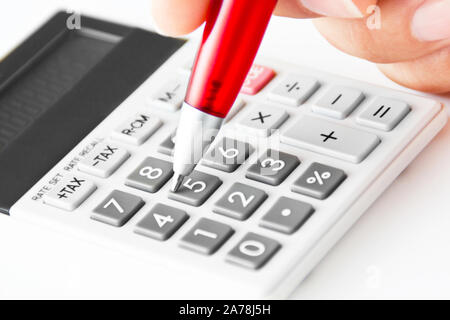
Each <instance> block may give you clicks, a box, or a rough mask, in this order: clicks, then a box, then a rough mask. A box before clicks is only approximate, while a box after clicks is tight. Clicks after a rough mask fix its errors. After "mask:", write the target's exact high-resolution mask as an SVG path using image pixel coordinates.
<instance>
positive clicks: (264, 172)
mask: <svg viewBox="0 0 450 320" xmlns="http://www.w3.org/2000/svg"><path fill="white" fill-rule="evenodd" d="M299 164H300V161H299V160H298V158H297V157H296V156H293V155H290V154H287V153H285V152H281V151H276V150H273V149H269V150H267V151H266V152H265V154H264V155H262V156H261V157H260V158H259V159H258V161H257V163H255V164H253V165H252V166H251V167H250V168H249V169H248V171H247V174H246V175H245V176H246V177H247V178H248V179H252V180H255V181H259V182H262V183H266V184H270V185H272V186H277V185H279V184H281V183H282V182H283V181H284V180H285V179H286V178H287V177H288V176H289V174H291V172H292V171H294V169H295V168H297V167H298V165H299Z"/></svg>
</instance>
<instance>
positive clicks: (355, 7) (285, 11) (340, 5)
mask: <svg viewBox="0 0 450 320" xmlns="http://www.w3.org/2000/svg"><path fill="white" fill-rule="evenodd" d="M376 3H377V0H279V1H278V4H277V8H276V9H275V14H277V15H280V16H285V17H292V18H314V17H320V16H327V17H336V18H362V17H364V16H365V15H366V12H367V9H368V8H370V7H371V6H373V5H375V4H376Z"/></svg>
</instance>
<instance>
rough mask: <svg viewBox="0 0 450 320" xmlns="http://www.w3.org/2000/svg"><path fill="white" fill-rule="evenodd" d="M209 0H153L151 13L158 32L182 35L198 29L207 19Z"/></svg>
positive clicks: (168, 34)
mask: <svg viewBox="0 0 450 320" xmlns="http://www.w3.org/2000/svg"><path fill="white" fill-rule="evenodd" d="M208 4H209V1H208V0H189V1H186V0H153V1H152V4H151V15H152V17H153V22H154V26H155V29H156V31H157V32H158V33H160V34H163V35H167V36H172V37H176V36H180V35H184V34H187V33H190V32H192V31H194V30H195V29H197V28H198V27H199V26H200V25H202V23H203V22H204V21H205V18H206V12H207V10H208Z"/></svg>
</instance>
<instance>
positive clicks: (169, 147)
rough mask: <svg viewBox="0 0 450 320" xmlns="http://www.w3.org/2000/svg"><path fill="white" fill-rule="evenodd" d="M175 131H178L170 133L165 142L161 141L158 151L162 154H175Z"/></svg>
mask: <svg viewBox="0 0 450 320" xmlns="http://www.w3.org/2000/svg"><path fill="white" fill-rule="evenodd" d="M175 133H176V132H172V133H171V134H170V136H168V137H167V138H166V139H164V141H163V142H161V144H160V145H159V147H158V151H159V152H161V153H162V154H166V155H168V156H172V155H173V150H174V148H175V142H174V141H175Z"/></svg>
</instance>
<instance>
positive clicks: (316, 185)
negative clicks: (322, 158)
mask: <svg viewBox="0 0 450 320" xmlns="http://www.w3.org/2000/svg"><path fill="white" fill-rule="evenodd" d="M346 177H347V175H346V174H345V172H344V171H342V170H340V169H336V168H333V167H330V166H326V165H323V164H320V163H317V162H314V163H313V164H311V166H310V167H309V168H308V170H306V171H305V173H303V174H302V176H301V177H300V178H299V179H298V180H297V181H295V183H294V185H293V186H292V188H291V189H292V191H294V192H298V193H301V194H304V195H307V196H310V197H313V198H317V199H325V198H327V197H329V196H330V195H331V194H332V193H333V192H334V190H336V188H337V187H339V185H340V184H341V183H342V182H343V181H344V180H345V179H346Z"/></svg>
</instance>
